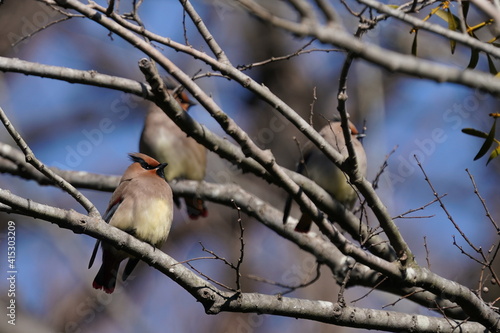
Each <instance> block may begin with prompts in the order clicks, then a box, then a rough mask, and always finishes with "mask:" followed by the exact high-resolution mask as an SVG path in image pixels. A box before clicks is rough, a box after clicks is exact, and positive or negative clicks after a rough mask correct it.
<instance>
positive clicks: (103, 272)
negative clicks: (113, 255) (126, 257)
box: [92, 261, 120, 294]
mask: <svg viewBox="0 0 500 333" xmlns="http://www.w3.org/2000/svg"><path fill="white" fill-rule="evenodd" d="M119 267H120V261H118V262H106V261H104V262H103V263H102V265H101V268H100V269H99V272H97V275H96V277H95V279H94V282H93V283H92V287H94V288H95V289H102V290H104V291H105V292H106V293H107V294H111V293H112V292H113V291H114V290H115V286H116V277H117V276H118V268H119Z"/></svg>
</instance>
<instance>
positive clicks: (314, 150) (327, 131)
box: [283, 120, 366, 232]
mask: <svg viewBox="0 0 500 333" xmlns="http://www.w3.org/2000/svg"><path fill="white" fill-rule="evenodd" d="M349 127H350V130H351V140H352V144H353V146H354V151H355V152H356V158H357V161H358V167H359V170H360V172H361V174H362V175H363V176H365V175H366V155H365V150H364V148H363V146H362V145H361V142H359V140H358V138H357V136H358V134H359V133H358V131H357V129H356V127H355V126H354V125H353V124H352V123H351V122H350V121H349ZM319 134H320V135H321V136H322V137H323V138H324V139H325V140H326V141H327V142H328V143H329V144H330V145H331V146H332V147H333V148H334V149H336V150H337V151H338V152H339V153H341V154H342V156H343V157H344V158H345V157H348V155H349V153H348V151H347V147H346V144H345V140H344V135H343V133H342V127H341V125H340V121H338V120H337V121H332V122H330V123H329V124H328V125H326V126H325V127H323V128H322V129H321V130H320V131H319ZM303 155H304V162H303V163H299V166H298V169H297V172H299V173H302V172H304V175H305V176H306V177H308V178H310V179H311V180H313V181H314V182H316V184H318V185H319V186H321V187H322V188H323V189H324V190H325V191H327V192H328V193H329V194H330V195H331V196H332V197H333V198H334V199H335V200H337V201H339V202H340V203H341V204H343V205H344V206H345V207H346V208H347V209H349V210H352V209H353V207H354V204H355V203H356V199H357V194H356V191H355V190H354V188H353V186H352V185H351V184H350V183H349V181H348V177H347V175H346V174H345V173H344V172H342V171H341V170H340V169H339V168H338V167H337V166H336V165H335V164H334V163H333V162H332V161H331V160H330V159H329V158H328V157H326V156H325V155H324V154H323V153H322V152H321V151H320V150H319V149H318V147H316V146H315V145H314V144H313V143H311V142H308V143H307V144H306V145H305V146H304V154H303ZM291 201H292V198H291V196H290V197H289V199H288V201H287V204H286V206H285V214H284V216H283V223H286V220H287V219H288V214H289V211H290V206H291ZM311 224H312V220H311V216H309V214H307V213H304V214H302V217H301V218H300V220H299V222H298V223H297V226H296V227H295V231H298V232H308V231H309V229H310V228H311Z"/></svg>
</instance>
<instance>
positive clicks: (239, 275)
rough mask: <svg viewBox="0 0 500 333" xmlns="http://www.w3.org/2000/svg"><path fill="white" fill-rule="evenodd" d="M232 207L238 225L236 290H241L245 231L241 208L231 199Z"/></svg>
mask: <svg viewBox="0 0 500 333" xmlns="http://www.w3.org/2000/svg"><path fill="white" fill-rule="evenodd" d="M231 202H232V203H233V205H234V207H235V208H236V212H237V213H238V225H239V226H240V257H239V258H238V262H237V263H236V267H235V271H236V290H237V291H238V292H241V271H240V267H241V264H242V263H243V257H244V255H245V241H244V239H243V234H244V232H245V228H244V227H243V221H242V219H241V208H240V207H239V206H238V205H237V204H236V202H235V201H234V200H233V199H231Z"/></svg>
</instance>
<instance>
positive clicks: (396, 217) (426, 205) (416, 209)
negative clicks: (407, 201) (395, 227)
mask: <svg viewBox="0 0 500 333" xmlns="http://www.w3.org/2000/svg"><path fill="white" fill-rule="evenodd" d="M446 195H447V194H446V193H445V194H443V195H441V196H440V197H439V198H440V199H442V198H444V197H445V196H446ZM437 201H438V199H433V200H432V201H431V202H428V203H426V204H425V205H423V206H421V207H418V208H413V209H410V210H408V211H407V212H404V213H402V214H399V215H398V216H395V217H393V219H394V220H395V219H400V218H407V219H410V218H425V217H433V216H434V215H430V216H406V215H408V214H411V213H414V212H418V211H419V210H424V209H425V208H427V207H428V206H430V205H432V204H433V203H435V202H437Z"/></svg>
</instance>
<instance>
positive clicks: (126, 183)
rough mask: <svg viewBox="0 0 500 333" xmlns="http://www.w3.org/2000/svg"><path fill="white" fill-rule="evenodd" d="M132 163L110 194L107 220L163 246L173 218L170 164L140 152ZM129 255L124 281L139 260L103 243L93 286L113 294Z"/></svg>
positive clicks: (154, 244) (105, 214)
mask: <svg viewBox="0 0 500 333" xmlns="http://www.w3.org/2000/svg"><path fill="white" fill-rule="evenodd" d="M129 156H130V158H131V160H132V161H133V163H132V164H131V165H130V166H129V167H128V169H127V170H126V171H125V173H124V174H123V176H122V178H121V180H120V184H119V185H118V187H117V188H116V190H115V192H114V193H113V195H112V196H111V200H110V201H109V205H108V208H107V209H106V212H105V213H104V215H103V219H104V221H106V222H107V223H109V224H110V225H112V226H114V227H116V228H119V229H121V230H123V231H125V232H127V233H129V234H131V235H132V236H134V237H136V238H137V239H140V240H142V241H144V242H147V243H149V244H151V245H152V246H153V247H155V248H158V247H160V246H161V245H162V244H163V242H164V241H165V240H166V239H167V236H168V233H169V232H170V226H171V225H172V219H173V199H172V190H171V189H170V186H169V185H168V183H167V182H166V181H165V178H164V177H165V176H164V168H165V167H166V166H167V163H159V162H158V161H157V160H155V159H153V158H151V157H149V156H147V155H145V154H140V153H135V154H130V155H129ZM99 243H100V241H99V240H98V241H97V242H96V244H95V247H94V251H93V253H92V257H91V258H90V262H89V268H90V267H92V264H93V263H94V259H95V256H96V254H97V249H98V247H99ZM126 258H129V260H128V262H127V266H126V267H125V270H124V272H123V276H122V279H123V281H125V280H126V279H127V277H128V276H129V275H130V273H131V272H132V270H133V269H134V268H135V266H136V265H137V263H138V262H139V258H135V257H130V255H129V254H127V253H126V252H123V251H120V250H118V249H116V248H115V247H114V246H112V245H110V244H107V243H103V244H102V266H101V268H100V269H99V272H98V273H97V276H96V277H95V279H94V283H93V284H92V286H93V287H94V288H95V289H103V290H104V291H105V292H106V293H108V294H111V293H112V292H113V290H114V289H115V284H116V278H117V275H118V268H119V267H120V263H121V262H122V261H123V260H124V259H126Z"/></svg>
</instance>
